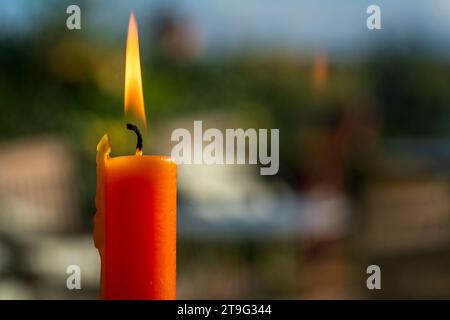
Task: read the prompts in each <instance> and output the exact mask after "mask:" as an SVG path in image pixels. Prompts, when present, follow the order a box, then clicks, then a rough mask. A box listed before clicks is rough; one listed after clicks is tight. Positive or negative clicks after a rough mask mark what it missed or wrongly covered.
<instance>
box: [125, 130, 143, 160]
mask: <svg viewBox="0 0 450 320" xmlns="http://www.w3.org/2000/svg"><path fill="white" fill-rule="evenodd" d="M127 129H128V130H131V131H134V133H136V136H137V143H136V153H137V154H142V134H141V132H140V131H139V128H138V127H137V126H135V125H134V124H131V123H127Z"/></svg>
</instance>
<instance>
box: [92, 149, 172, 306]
mask: <svg viewBox="0 0 450 320" xmlns="http://www.w3.org/2000/svg"><path fill="white" fill-rule="evenodd" d="M101 143H102V142H101ZM101 151H102V150H101V147H100V148H99V153H100V156H98V158H97V166H98V169H97V179H98V181H100V183H98V184H97V215H96V221H95V229H96V230H95V232H94V233H95V238H96V246H97V247H98V248H99V251H100V255H101V260H102V261H101V263H102V271H101V272H102V275H101V297H102V298H104V299H175V298H176V176H177V165H176V163H175V162H174V161H173V160H172V159H171V158H169V157H160V156H140V155H133V156H124V157H114V158H110V157H109V151H107V154H106V156H102V155H101ZM103 152H104V151H103ZM101 210H103V211H104V212H100V211H101ZM102 229H103V230H102ZM102 237H103V238H102Z"/></svg>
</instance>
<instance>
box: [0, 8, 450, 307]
mask: <svg viewBox="0 0 450 320" xmlns="http://www.w3.org/2000/svg"><path fill="white" fill-rule="evenodd" d="M70 4H77V5H79V6H80V8H81V25H82V29H81V30H68V29H67V28H66V19H67V17H68V14H66V8H67V7H68V6H69V5H70ZM370 4H372V1H345V2H342V1H339V2H338V1H332V0H319V1H317V0H316V1H312V0H309V1H295V0H285V1H267V0H263V1H256V0H251V1H237V0H231V1H230V0H227V1H208V2H207V1H201V0H182V1H126V2H125V1H117V0H115V1H106V0H97V1H65V0H63V1H55V0H46V1H44V0H39V1H26V0H0V70H1V72H0V298H2V299H96V298H97V297H98V291H99V265H100V261H99V257H98V253H97V251H96V249H95V248H94V244H93V240H92V232H93V214H94V212H95V206H94V197H95V181H96V172H95V155H96V145H97V143H98V141H99V140H100V138H101V136H102V135H103V134H104V133H106V132H108V133H109V135H110V137H111V140H112V144H113V148H112V150H113V151H112V153H113V156H116V155H120V154H130V153H133V152H134V151H133V148H134V142H133V139H134V138H133V137H132V136H131V135H130V134H129V133H127V132H126V130H125V129H124V120H123V90H124V66H125V40H126V31H127V25H128V18H129V14H130V10H132V9H133V10H134V11H135V14H136V17H137V20H138V24H139V36H140V45H141V59H142V74H143V86H144V98H145V106H146V113H147V121H148V123H149V130H148V133H147V134H146V150H145V152H146V153H147V154H150V153H153V154H170V151H171V148H172V146H173V143H172V142H171V141H170V134H171V132H172V130H174V129H176V128H188V129H191V130H192V127H193V121H194V120H203V127H204V128H208V127H214V128H219V129H225V128H239V127H241V128H256V129H258V128H279V129H280V171H279V173H278V174H277V175H275V176H260V175H259V167H258V166H246V165H230V166H224V165H215V166H206V165H205V166H202V165H183V166H180V168H179V183H178V190H179V197H178V252H177V259H178V263H177V269H178V275H177V277H178V298H180V299H196V298H202V299H209V298H224V299H227V298H230V299H231V298H234V299H243V298H274V299H312V298H322V299H329V298H336V299H347V298H349V299H351V298H370V299H379V298H384V299H389V298H450V193H449V186H450V185H449V182H450V176H449V175H450V2H448V1H445V0H433V1H425V0H420V1H419V0H412V1H411V0H410V1H406V0H399V1H395V2H393V1H386V0H383V1H382V0H379V1H377V3H376V4H378V5H379V6H380V7H381V22H382V29H381V30H375V31H371V30H368V29H367V28H366V19H367V17H368V14H366V8H367V7H368V6H369V5H370ZM71 264H76V265H79V266H80V267H81V272H82V280H81V285H82V290H73V291H69V290H68V289H67V288H66V279H67V277H68V275H67V274H66V268H67V266H68V265H71ZM371 264H376V265H379V266H380V268H381V271H382V290H372V291H370V290H368V289H367V288H366V279H367V276H368V275H367V274H366V268H367V267H368V266H369V265H371Z"/></svg>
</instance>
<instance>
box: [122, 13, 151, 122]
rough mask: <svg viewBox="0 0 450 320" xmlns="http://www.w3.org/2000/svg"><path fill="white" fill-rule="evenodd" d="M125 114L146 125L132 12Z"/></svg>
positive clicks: (128, 41)
mask: <svg viewBox="0 0 450 320" xmlns="http://www.w3.org/2000/svg"><path fill="white" fill-rule="evenodd" d="M125 116H126V117H127V118H128V119H133V120H137V121H140V122H141V124H142V125H143V126H144V128H146V127H147V120H146V118H145V107H144V96H143V93H142V76H141V58H140V55H139V36H138V29H137V23H136V18H135V17H134V13H131V15H130V22H129V24H128V35H127V52H126V62H125Z"/></svg>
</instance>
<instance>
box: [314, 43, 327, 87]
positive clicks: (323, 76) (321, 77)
mask: <svg viewBox="0 0 450 320" xmlns="http://www.w3.org/2000/svg"><path fill="white" fill-rule="evenodd" d="M312 78H313V86H314V89H315V90H316V91H317V92H319V93H322V92H324V91H325V90H326V88H327V85H328V78H329V63H328V56H327V54H326V53H324V52H322V53H319V54H317V55H316V56H315V57H314V62H313V69H312Z"/></svg>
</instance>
